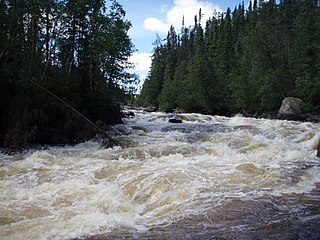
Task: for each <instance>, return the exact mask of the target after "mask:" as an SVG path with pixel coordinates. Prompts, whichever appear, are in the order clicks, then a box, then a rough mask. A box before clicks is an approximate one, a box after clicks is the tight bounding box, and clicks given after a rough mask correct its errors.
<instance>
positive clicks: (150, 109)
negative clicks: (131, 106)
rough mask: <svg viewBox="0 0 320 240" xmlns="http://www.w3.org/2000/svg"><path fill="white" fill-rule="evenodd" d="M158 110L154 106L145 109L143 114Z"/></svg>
mask: <svg viewBox="0 0 320 240" xmlns="http://www.w3.org/2000/svg"><path fill="white" fill-rule="evenodd" d="M158 109H159V108H158V107H156V106H149V107H147V108H145V109H144V111H145V112H156V111H158Z"/></svg>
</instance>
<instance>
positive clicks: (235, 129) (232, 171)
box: [0, 110, 320, 240]
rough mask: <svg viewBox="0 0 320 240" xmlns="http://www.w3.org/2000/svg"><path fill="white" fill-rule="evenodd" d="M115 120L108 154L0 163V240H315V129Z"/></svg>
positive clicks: (35, 155)
mask: <svg viewBox="0 0 320 240" xmlns="http://www.w3.org/2000/svg"><path fill="white" fill-rule="evenodd" d="M170 118H179V119H181V120H182V121H183V123H182V124H170V123H168V119H170ZM125 121H126V124H124V125H118V126H115V127H114V129H113V131H112V132H111V133H110V134H113V137H114V138H116V139H117V140H118V141H119V142H121V146H119V147H115V148H113V149H101V148H100V146H99V143H97V142H93V141H89V142H86V143H82V144H79V145H76V146H65V147H51V148H48V149H46V150H32V149H30V150H29V151H26V152H25V153H23V154H19V155H16V156H14V155H13V156H7V155H4V154H2V155H0V159H1V160H0V191H1V195H0V234H1V239H8V240H9V239H320V184H319V183H320V163H319V159H318V158H317V157H316V148H317V146H318V143H319V138H320V133H319V130H320V124H319V123H308V122H305V123H302V122H291V121H280V120H266V119H252V118H245V117H242V116H235V117H233V118H226V117H219V116H205V115H201V114H178V115H172V114H165V113H144V112H143V111H137V110H136V111H135V117H134V118H130V119H126V120H125Z"/></svg>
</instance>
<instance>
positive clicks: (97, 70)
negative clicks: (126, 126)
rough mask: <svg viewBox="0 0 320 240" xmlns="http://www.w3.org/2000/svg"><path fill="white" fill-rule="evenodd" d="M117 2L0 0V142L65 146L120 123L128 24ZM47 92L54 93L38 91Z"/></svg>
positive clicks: (128, 45) (130, 47)
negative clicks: (92, 126) (91, 130)
mask: <svg viewBox="0 0 320 240" xmlns="http://www.w3.org/2000/svg"><path fill="white" fill-rule="evenodd" d="M125 14H126V13H125V10H124V9H123V8H122V6H121V5H120V4H119V3H118V2H117V1H115V0H112V1H104V0H98V1H92V0H25V1H13V0H12V1H11V0H0V79H1V80H0V111H1V117H0V146H5V147H8V146H9V147H14V146H24V145H26V144H27V143H64V142H70V141H73V140H75V139H78V138H82V137H83V136H82V135H81V133H80V132H84V129H85V127H86V126H85V125H86V124H85V123H84V122H83V120H81V118H79V117H78V116H77V114H75V112H74V111H72V109H70V108H69V107H67V106H66V105H64V104H61V101H57V99H55V98H54V97H53V96H54V95H55V96H57V97H58V98H60V99H61V100H63V101H64V102H66V103H68V104H69V105H70V106H72V107H73V108H75V109H77V110H78V111H79V112H80V113H82V114H83V115H85V116H86V117H87V118H89V119H90V120H91V121H93V122H95V121H97V120H101V121H103V122H105V123H113V122H119V121H120V120H121V119H120V117H119V109H118V107H117V106H116V104H115V103H116V102H119V101H121V100H122V99H123V97H124V91H123V90H121V88H124V87H125V86H126V84H130V83H132V81H137V78H136V77H135V76H133V75H132V74H129V73H128V72H127V71H126V70H127V69H128V68H130V63H129V62H128V58H129V57H130V55H131V54H132V53H133V51H134V46H133V44H132V42H131V39H130V38H129V36H128V30H129V29H130V28H131V23H130V22H129V21H128V20H126V18H125ZM43 89H47V90H48V91H49V92H51V93H52V94H51V95H50V94H48V92H46V91H43Z"/></svg>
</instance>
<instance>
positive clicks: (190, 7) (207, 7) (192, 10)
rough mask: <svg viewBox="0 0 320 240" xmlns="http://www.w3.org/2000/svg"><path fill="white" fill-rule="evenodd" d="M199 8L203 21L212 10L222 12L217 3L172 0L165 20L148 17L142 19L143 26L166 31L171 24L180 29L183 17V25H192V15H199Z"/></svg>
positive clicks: (211, 13) (148, 28)
mask: <svg viewBox="0 0 320 240" xmlns="http://www.w3.org/2000/svg"><path fill="white" fill-rule="evenodd" d="M200 8H201V13H202V22H203V23H204V21H206V20H207V19H209V18H210V17H212V15H213V13H214V12H223V10H222V9H221V8H220V7H219V6H218V5H216V4H213V3H211V2H209V1H206V0H174V5H173V7H171V8H170V9H169V10H168V11H167V14H166V19H165V20H163V21H162V20H160V19H158V18H154V17H150V18H147V19H145V20H144V23H143V27H144V28H145V29H147V30H151V31H155V32H159V33H167V32H168V30H169V28H170V26H171V25H173V26H174V27H175V28H176V29H180V28H181V24H182V19H183V17H184V22H185V26H187V27H188V26H193V25H194V16H196V15H197V16H198V15H199V9H200Z"/></svg>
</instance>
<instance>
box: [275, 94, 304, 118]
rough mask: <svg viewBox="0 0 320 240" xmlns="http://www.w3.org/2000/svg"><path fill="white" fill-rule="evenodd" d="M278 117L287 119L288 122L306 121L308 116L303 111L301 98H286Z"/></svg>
mask: <svg viewBox="0 0 320 240" xmlns="http://www.w3.org/2000/svg"><path fill="white" fill-rule="evenodd" d="M278 117H279V118H280V119H287V120H303V119H305V118H306V114H305V111H304V109H303V101H302V100H301V99H299V98H294V97H286V98H285V99H284V100H283V101H282V105H281V108H280V109H279V111H278Z"/></svg>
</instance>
